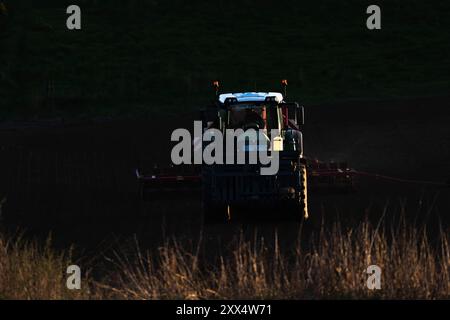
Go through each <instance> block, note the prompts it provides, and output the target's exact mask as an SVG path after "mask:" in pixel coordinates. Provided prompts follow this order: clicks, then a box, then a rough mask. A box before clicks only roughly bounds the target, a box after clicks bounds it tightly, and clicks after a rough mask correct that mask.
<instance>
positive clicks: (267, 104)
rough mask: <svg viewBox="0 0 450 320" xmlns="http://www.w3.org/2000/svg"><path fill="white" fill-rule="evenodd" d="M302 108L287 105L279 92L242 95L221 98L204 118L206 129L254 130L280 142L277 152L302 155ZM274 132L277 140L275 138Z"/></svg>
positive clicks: (228, 94) (244, 93) (222, 96)
mask: <svg viewBox="0 0 450 320" xmlns="http://www.w3.org/2000/svg"><path fill="white" fill-rule="evenodd" d="M303 118H304V116H303V107H301V106H299V105H298V103H288V102H285V101H284V97H283V95H282V94H281V93H279V92H243V93H224V94H220V95H219V94H218V95H217V100H216V103H215V104H214V105H213V106H211V107H210V108H208V110H207V111H205V112H204V114H203V119H204V125H205V127H204V129H208V128H211V127H213V128H216V129H219V130H221V131H222V132H223V133H225V130H226V129H234V130H237V129H242V130H244V131H248V130H249V129H253V130H256V131H260V132H261V131H262V134H263V135H265V136H266V137H267V139H268V141H269V140H270V139H272V140H275V141H279V142H280V143H279V144H278V145H280V147H279V148H278V151H282V150H291V151H297V152H300V153H302V151H303V150H302V149H303V148H302V136H301V132H300V126H301V125H303ZM273 130H276V131H275V132H277V133H276V134H277V136H276V137H272V136H271V135H272V133H273V132H274V131H273Z"/></svg>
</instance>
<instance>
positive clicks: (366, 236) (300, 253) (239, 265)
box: [114, 222, 450, 299]
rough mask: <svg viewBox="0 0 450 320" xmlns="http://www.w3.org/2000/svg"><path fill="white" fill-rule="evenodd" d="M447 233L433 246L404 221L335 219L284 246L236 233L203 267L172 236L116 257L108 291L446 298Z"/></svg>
mask: <svg viewBox="0 0 450 320" xmlns="http://www.w3.org/2000/svg"><path fill="white" fill-rule="evenodd" d="M448 240H449V239H448V236H447V235H446V234H444V233H443V232H442V234H441V239H440V241H439V242H440V243H439V245H438V247H439V248H438V249H435V248H433V247H432V246H431V245H430V243H429V241H428V237H427V236H426V233H425V232H423V233H421V234H419V233H418V231H417V230H416V229H413V228H408V227H406V226H405V225H402V227H401V228H399V229H397V230H394V229H393V230H390V231H389V232H387V231H386V230H384V229H380V227H379V226H378V228H373V227H372V226H371V225H370V223H368V222H365V223H362V224H361V225H360V226H359V227H357V228H355V229H353V230H346V231H344V230H343V228H342V227H341V226H340V225H339V224H335V225H334V226H333V227H332V228H331V229H328V230H327V229H325V228H323V229H322V230H321V231H320V234H319V235H318V236H317V237H313V238H312V239H311V242H310V245H309V246H306V247H307V249H305V248H303V247H305V246H304V245H303V246H300V245H299V244H298V245H297V246H296V247H295V249H294V250H293V251H291V252H285V253H282V252H281V250H280V247H279V245H278V240H277V239H274V241H273V243H274V245H271V246H267V245H265V244H264V241H257V243H256V242H255V241H245V240H243V239H242V238H241V239H239V241H238V242H237V244H236V245H235V247H234V248H233V249H231V251H232V254H231V255H230V256H229V257H227V258H226V257H223V256H222V257H220V258H219V262H218V263H216V264H215V265H214V266H212V267H209V268H208V267H206V268H203V267H202V266H200V261H201V258H200V256H199V255H198V253H196V254H192V253H191V252H189V251H185V250H183V249H181V247H180V245H178V244H177V243H176V242H173V241H172V242H170V243H167V244H166V245H165V246H164V247H163V248H161V249H160V254H159V255H157V256H156V257H155V256H153V255H147V256H145V257H143V256H142V255H138V259H137V261H138V263H137V264H136V263H130V261H127V260H120V262H119V266H120V268H119V270H121V271H120V278H119V282H118V283H116V286H115V289H114V291H115V293H116V294H117V296H118V297H120V298H125V299H167V298H172V299H173V298H181V299H237V298H238V299H271V298H274V299H320V298H355V299H356V298H394V299H439V298H449V297H450V274H449V271H450V270H449V266H450V253H449V246H448V243H449V242H448ZM269 247H270V249H269ZM372 264H376V265H378V266H380V267H381V269H382V271H383V274H382V290H375V291H371V290H368V289H367V286H366V281H367V277H368V275H367V273H366V269H367V267H368V266H369V265H372Z"/></svg>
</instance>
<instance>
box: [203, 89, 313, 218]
mask: <svg viewBox="0 0 450 320" xmlns="http://www.w3.org/2000/svg"><path fill="white" fill-rule="evenodd" d="M283 84H284V85H287V81H283ZM214 85H215V88H216V96H217V99H216V101H215V103H214V104H213V105H211V106H210V107H208V108H207V109H206V110H204V111H203V113H202V114H203V116H202V120H203V121H202V123H203V124H204V126H205V127H204V130H207V129H209V128H215V129H218V130H220V131H221V132H222V133H223V136H224V137H225V139H230V137H229V136H228V135H227V134H225V132H226V130H227V129H233V130H236V129H241V130H240V131H238V132H240V135H239V134H238V135H237V136H233V138H235V139H236V140H237V141H239V140H240V139H242V137H243V138H244V139H245V138H247V141H246V144H244V145H243V146H244V149H243V150H240V151H243V152H245V153H251V152H256V151H260V150H258V148H263V149H265V148H267V149H268V151H269V152H270V154H271V155H270V156H272V157H273V156H274V153H275V152H278V155H277V156H278V171H277V172H276V173H275V174H272V175H262V174H261V169H262V166H263V165H262V164H261V163H249V161H247V162H246V163H240V164H212V165H203V166H202V169H201V182H202V186H201V188H202V207H203V216H204V221H205V222H206V223H215V222H225V221H230V220H233V219H234V218H235V215H234V213H236V212H239V216H245V217H246V218H249V217H250V218H259V217H261V216H262V215H263V213H264V212H270V214H269V215H265V216H266V217H267V216H270V215H272V216H274V215H275V216H276V218H277V219H282V218H283V219H284V218H292V219H294V220H301V219H304V218H307V217H308V205H307V203H308V202H307V164H306V159H305V158H304V157H303V138H302V133H301V126H302V125H303V123H304V108H303V107H302V106H300V105H299V104H298V103H296V102H286V101H285V100H284V97H283V94H281V93H279V92H244V93H224V94H219V93H218V91H219V88H218V83H217V82H216V83H215V84H214ZM252 129H253V130H254V131H253V132H256V131H258V132H260V133H262V135H261V136H262V137H266V138H265V139H264V138H263V139H260V140H263V141H257V139H256V138H253V139H252V136H251V135H249V134H247V131H251V130H252ZM271 135H276V136H271ZM252 142H254V143H253V144H252ZM225 144H226V142H225ZM233 145H235V147H236V148H238V146H239V143H234V144H233ZM225 154H226V151H225ZM225 157H227V155H225ZM246 159H250V155H246ZM255 209H256V210H255ZM254 215H257V216H254Z"/></svg>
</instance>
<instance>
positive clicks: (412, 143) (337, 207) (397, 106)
mask: <svg viewBox="0 0 450 320" xmlns="http://www.w3.org/2000/svg"><path fill="white" fill-rule="evenodd" d="M305 107H306V123H307V124H306V126H305V129H304V139H305V153H306V155H307V156H309V157H311V158H318V159H321V160H331V159H333V160H336V161H341V160H346V161H348V162H349V163H350V165H351V166H352V167H354V168H356V169H359V170H364V171H369V172H374V173H381V174H387V175H393V176H398V177H402V178H408V179H423V180H431V181H438V182H441V181H446V180H448V179H449V178H450V143H449V141H450V126H449V122H450V112H449V108H450V98H449V97H440V98H422V99H414V100H401V101H378V102H365V101H354V102H346V103H341V104H334V105H318V106H305ZM193 118H194V115H186V116H183V117H181V116H180V117H176V118H175V117H171V118H169V119H168V118H164V117H163V116H161V117H156V118H154V119H152V120H142V121H131V120H127V121H118V120H114V121H92V122H90V123H69V122H66V123H64V122H60V121H54V122H53V121H50V122H45V123H42V122H40V123H4V124H2V125H1V126H0V164H1V165H0V177H1V179H0V197H3V196H4V197H6V203H5V204H4V206H3V212H2V221H3V224H4V225H5V226H7V227H8V228H10V229H14V228H17V227H19V226H20V227H21V228H25V229H26V230H29V231H30V233H31V234H33V235H35V234H40V235H47V234H48V232H50V231H51V232H52V235H53V239H54V240H55V241H56V243H57V244H60V245H62V246H65V245H68V244H72V243H75V244H76V245H77V246H79V247H81V248H86V249H95V250H98V249H99V248H102V249H103V248H106V247H108V246H110V245H113V244H116V243H122V242H123V241H128V239H130V238H132V235H134V234H136V235H137V237H138V239H139V240H140V242H141V243H144V244H145V245H146V246H149V247H152V246H154V245H156V244H158V243H159V241H160V240H161V239H162V238H163V236H165V235H176V236H177V237H181V238H186V239H192V238H194V237H196V236H197V235H198V234H199V233H200V226H201V223H200V219H201V217H200V198H199V194H198V193H195V192H193V193H192V194H190V195H167V197H165V198H160V199H158V200H155V201H154V202H153V203H142V202H141V201H140V199H139V197H138V193H137V184H136V180H135V176H134V169H135V168H136V167H142V166H149V165H151V164H152V163H155V162H158V163H164V162H166V163H168V161H169V159H170V134H171V132H172V130H173V129H174V128H178V127H187V128H192V126H193V124H192V119H193ZM166 125H168V126H167V127H166ZM310 199H311V203H310V215H311V218H312V219H311V220H312V221H311V229H313V230H314V228H315V227H316V226H318V225H319V224H320V221H321V219H322V217H325V220H326V221H332V220H333V219H335V217H336V215H338V216H339V217H340V219H342V220H343V221H345V222H346V223H349V224H355V223H358V222H359V221H361V219H362V218H363V217H364V216H365V215H366V214H368V215H369V216H371V217H372V218H373V219H374V220H376V219H378V218H379V217H380V215H382V214H383V209H384V208H387V210H386V212H385V217H391V216H393V215H398V213H399V212H400V211H401V210H400V209H401V208H402V206H403V207H405V208H406V211H407V214H408V217H410V218H411V219H414V218H416V217H417V219H418V220H420V221H430V222H432V223H435V222H436V221H438V220H441V221H442V222H444V224H445V225H446V226H448V222H449V220H450V219H449V212H450V211H449V209H450V200H449V199H450V188H437V187H430V186H424V185H413V184H406V183H394V182H387V181H381V180H375V179H372V178H364V179H361V180H360V181H359V183H358V191H357V192H356V193H353V194H346V195H316V194H310ZM240 227H241V226H239V225H231V226H221V227H211V228H208V229H207V230H205V236H206V237H207V238H211V239H219V238H221V239H226V238H229V237H231V236H232V235H234V234H235V233H236V232H238V230H240ZM258 227H259V228H261V230H263V231H262V232H266V233H267V234H268V235H271V234H273V232H274V231H275V229H277V230H282V231H283V230H291V231H292V230H294V229H295V228H297V226H292V224H290V225H277V226H274V225H267V224H266V225H263V226H258ZM280 234H290V235H293V234H294V233H293V232H280ZM284 241H286V242H289V241H291V237H286V239H284Z"/></svg>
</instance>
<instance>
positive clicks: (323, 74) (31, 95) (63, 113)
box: [0, 0, 450, 120]
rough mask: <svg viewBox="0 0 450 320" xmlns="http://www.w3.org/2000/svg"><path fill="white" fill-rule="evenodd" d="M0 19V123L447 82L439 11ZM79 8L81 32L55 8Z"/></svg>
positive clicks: (197, 10)
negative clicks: (247, 96) (284, 82)
mask: <svg viewBox="0 0 450 320" xmlns="http://www.w3.org/2000/svg"><path fill="white" fill-rule="evenodd" d="M0 2H2V3H3V6H2V9H1V11H2V13H1V14H0V97H1V99H0V107H1V109H0V110H1V111H0V117H1V119H2V120H5V119H11V118H36V117H43V118H49V117H50V118H52V117H91V116H127V117H142V116H148V115H152V114H153V113H155V112H156V113H161V112H162V111H164V112H170V113H171V114H175V113H176V112H179V111H180V110H183V111H190V110H196V109H197V108H198V107H199V106H203V105H204V104H205V103H207V102H208V101H210V100H211V98H212V90H211V85H210V83H211V80H214V79H219V80H220V81H221V84H222V89H223V90H224V91H238V90H239V91H243V90H278V89H279V81H280V79H283V78H287V79H289V81H290V82H289V83H290V86H289V94H290V96H291V97H293V98H294V97H295V99H296V100H300V101H302V102H303V103H304V104H317V103H321V104H324V103H329V102H330V103H331V102H334V101H346V100H354V99H362V100H377V99H385V98H389V99H392V98H394V99H395V98H398V97H402V98H403V97H415V96H436V95H437V96H439V95H445V94H448V92H449V89H448V85H449V83H450V41H449V40H450V35H449V32H448V30H450V19H449V17H450V2H445V1H441V2H436V1H416V0H410V1H407V2H406V1H394V0H393V1H377V4H378V5H380V6H381V8H382V30H379V31H369V30H367V29H366V25H365V24H366V18H367V14H366V13H365V12H366V8H367V6H368V5H369V4H372V3H371V2H368V1H360V0H347V1H323V2H318V1H308V2H305V1H290V0H278V1H266V0H260V1H249V0H241V1H225V0H216V1H197V0H190V1H183V0H165V1H158V0H154V1H143V0H129V1H116V0H114V1H113V0H110V1H98V0H85V1H60V0H58V1H57V0H54V1H50V0H47V1H24V0H13V1H11V0H9V1H6V0H4V1H0ZM69 4H78V5H80V7H81V9H82V30H81V31H69V30H67V28H66V19H67V17H68V15H67V14H66V12H65V11H66V8H67V6H68V5H69Z"/></svg>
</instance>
